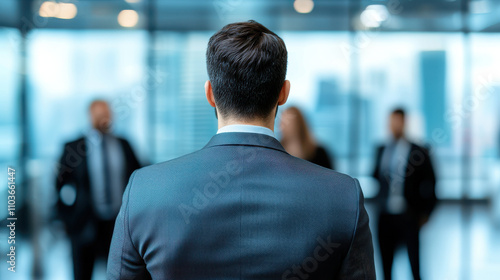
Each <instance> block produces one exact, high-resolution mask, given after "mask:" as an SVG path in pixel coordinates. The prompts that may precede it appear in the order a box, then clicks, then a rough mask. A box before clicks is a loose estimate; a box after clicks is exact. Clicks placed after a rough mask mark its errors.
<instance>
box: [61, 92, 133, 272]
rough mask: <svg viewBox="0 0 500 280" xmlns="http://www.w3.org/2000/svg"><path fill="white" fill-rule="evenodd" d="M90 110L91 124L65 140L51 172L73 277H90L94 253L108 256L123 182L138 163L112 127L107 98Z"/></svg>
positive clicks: (95, 103) (130, 149)
mask: <svg viewBox="0 0 500 280" xmlns="http://www.w3.org/2000/svg"><path fill="white" fill-rule="evenodd" d="M89 113H90V119H91V123H92V129H91V130H90V131H89V132H88V133H87V134H86V135H84V136H82V137H80V138H78V139H77V140H75V141H72V142H69V143H67V144H65V146H64V150H63V154H62V157H61V159H60V162H59V166H58V175H57V178H56V190H57V193H58V194H59V199H58V202H57V212H58V213H57V214H58V217H59V218H60V219H61V220H62V221H63V222H64V224H65V227H66V231H67V234H68V236H69V238H70V239H71V248H72V257H73V269H74V277H75V279H82V280H83V279H91V277H92V271H93V267H94V261H95V259H96V258H97V257H104V258H105V259H107V255H108V252H109V245H110V242H111V237H112V234H113V228H114V221H115V218H116V216H117V214H118V211H119V209H120V206H121V201H122V195H123V192H124V189H125V186H126V184H127V181H128V178H129V177H130V175H131V174H132V172H133V171H134V170H135V169H138V168H139V167H140V166H139V162H138V160H137V158H136V156H135V154H134V152H133V151H132V148H131V146H130V144H129V143H128V142H127V141H126V140H125V139H122V138H119V137H117V136H115V135H113V134H112V133H111V123H112V113H111V110H110V108H109V105H108V103H107V102H106V101H104V100H95V101H93V102H92V103H91V105H90V107H89ZM67 188H72V189H73V190H74V192H75V193H76V197H75V199H74V202H72V203H68V202H67V201H65V199H64V197H63V196H64V192H67V191H68V190H67ZM61 194H63V195H61Z"/></svg>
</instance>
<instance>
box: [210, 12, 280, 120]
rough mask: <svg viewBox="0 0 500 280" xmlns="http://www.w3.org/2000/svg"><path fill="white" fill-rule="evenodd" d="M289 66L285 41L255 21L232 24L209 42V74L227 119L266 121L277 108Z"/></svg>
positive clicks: (220, 110) (219, 105)
mask: <svg viewBox="0 0 500 280" xmlns="http://www.w3.org/2000/svg"><path fill="white" fill-rule="evenodd" d="M286 66H287V50H286V46H285V43H284V42H283V40H282V39H281V38H280V37H279V36H278V35H276V34H275V33H274V32H272V31H270V30H269V29H267V28H266V27H265V26H263V25H262V24H260V23H258V22H255V21H252V20H251V21H248V22H239V23H233V24H228V25H226V26H224V27H223V28H222V29H221V30H220V31H218V32H217V33H215V34H214V35H213V36H212V37H211V38H210V41H209V42H208V48H207V70H208V76H209V79H210V83H211V84H212V90H213V95H214V99H215V104H216V106H217V108H218V111H219V113H220V114H221V115H222V116H223V117H228V116H231V117H236V118H241V119H249V118H250V119H253V118H266V117H268V116H269V114H270V113H271V112H272V111H273V109H274V108H275V107H276V104H277V102H278V97H279V93H280V90H281V88H282V87H283V83H284V82H285V76H286Z"/></svg>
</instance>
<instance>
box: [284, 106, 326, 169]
mask: <svg viewBox="0 0 500 280" xmlns="http://www.w3.org/2000/svg"><path fill="white" fill-rule="evenodd" d="M280 130H281V134H282V138H281V144H282V145H283V147H284V148H285V150H286V151H287V152H288V153H289V154H291V155H293V156H295V157H299V158H302V159H305V160H308V161H310V162H312V163H315V164H317V165H320V166H323V167H326V168H331V169H334V161H333V158H330V156H329V155H328V153H327V151H326V150H325V149H324V148H323V147H322V146H321V145H319V144H318V143H317V142H316V141H315V139H314V137H313V136H312V134H311V132H310V131H309V128H308V126H307V124H306V121H305V119H304V116H303V115H302V113H301V112H300V110H299V109H298V108H297V107H289V108H287V109H286V110H285V111H283V113H282V114H281V122H280Z"/></svg>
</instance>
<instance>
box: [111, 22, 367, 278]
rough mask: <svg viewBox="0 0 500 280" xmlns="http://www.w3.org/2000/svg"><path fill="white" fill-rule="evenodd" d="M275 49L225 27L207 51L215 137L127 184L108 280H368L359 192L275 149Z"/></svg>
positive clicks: (268, 34) (279, 55) (258, 36)
mask: <svg viewBox="0 0 500 280" xmlns="http://www.w3.org/2000/svg"><path fill="white" fill-rule="evenodd" d="M286 65H287V51H286V47H285V44H284V42H283V40H282V39H281V38H280V37H278V36H277V35H276V34H275V33H273V32H272V31H270V30H268V29H267V28H266V27H264V26H262V25H261V24H259V23H257V22H254V21H249V22H242V23H235V24H229V25H227V26H225V27H224V28H223V29H222V30H220V31H219V32H217V33H216V34H215V35H213V36H212V37H211V39H210V41H209V43H208V49H207V69H208V74H209V77H210V80H209V81H207V82H206V84H205V93H206V97H207V100H208V103H209V104H210V105H211V106H213V107H215V110H216V116H217V117H218V124H219V130H218V132H217V134H216V135H215V136H213V138H212V139H211V140H210V141H209V142H208V144H207V145H206V146H205V147H204V148H203V149H201V150H199V151H196V152H194V153H191V154H188V155H185V156H183V157H180V158H177V159H174V160H171V161H167V162H163V163H159V164H156V165H153V166H150V167H146V168H143V169H140V170H138V171H136V172H134V174H133V175H132V177H131V179H130V181H129V184H128V186H127V189H126V190H125V194H124V196H123V203H122V208H121V209H120V213H119V214H118V217H117V219H116V224H115V231H114V234H113V241H112V243H111V251H110V254H109V259H108V279H150V278H152V279H374V278H375V273H374V264H373V246H372V239H371V233H370V229H369V227H368V215H367V213H366V211H365V208H364V205H363V195H362V192H361V188H360V186H359V184H358V182H357V180H355V179H353V178H351V177H349V176H347V175H344V174H340V173H337V172H335V171H333V170H330V169H326V168H323V167H320V166H318V165H315V164H312V163H310V162H307V161H305V160H302V159H299V158H296V157H293V156H291V155H290V154H288V153H287V152H286V151H285V149H284V148H283V147H282V146H281V144H280V142H279V141H278V140H277V139H276V138H275V137H274V134H273V128H274V119H275V116H276V111H277V107H278V106H279V105H283V104H284V103H285V102H286V100H287V98H288V93H289V90H290V83H289V81H285V74H286Z"/></svg>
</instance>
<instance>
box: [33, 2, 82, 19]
mask: <svg viewBox="0 0 500 280" xmlns="http://www.w3.org/2000/svg"><path fill="white" fill-rule="evenodd" d="M77 12H78V10H77V8H76V6H75V4H73V3H62V2H61V3H57V2H52V1H45V2H43V3H42V5H41V6H40V10H39V11H38V14H39V15H40V16H41V17H54V18H60V19H72V18H74V17H75V16H76V14H77Z"/></svg>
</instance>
